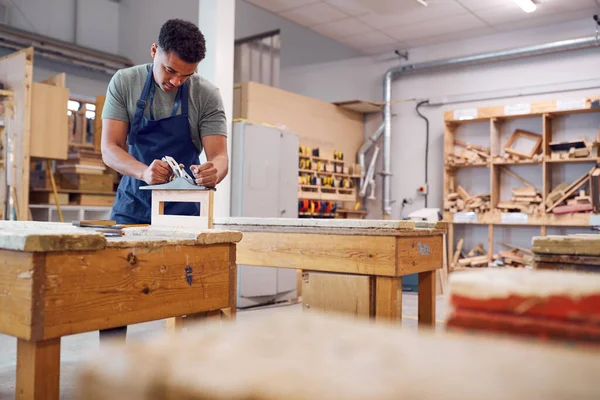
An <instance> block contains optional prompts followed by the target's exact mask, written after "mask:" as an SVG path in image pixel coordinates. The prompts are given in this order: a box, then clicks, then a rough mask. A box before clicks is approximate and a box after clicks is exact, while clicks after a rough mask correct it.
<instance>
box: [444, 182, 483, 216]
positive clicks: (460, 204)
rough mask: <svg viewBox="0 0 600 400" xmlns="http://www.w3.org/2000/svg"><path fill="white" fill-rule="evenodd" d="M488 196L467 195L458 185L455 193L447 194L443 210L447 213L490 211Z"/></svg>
mask: <svg viewBox="0 0 600 400" xmlns="http://www.w3.org/2000/svg"><path fill="white" fill-rule="evenodd" d="M490 208H491V207H490V195H489V193H488V194H479V195H473V196H471V195H469V193H467V191H466V190H465V189H464V188H463V187H462V186H460V185H458V186H457V187H456V192H453V193H449V194H448V196H446V201H445V202H444V210H445V211H449V212H463V211H464V212H478V213H483V212H486V211H489V210H490Z"/></svg>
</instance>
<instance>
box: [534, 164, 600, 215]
mask: <svg viewBox="0 0 600 400" xmlns="http://www.w3.org/2000/svg"><path fill="white" fill-rule="evenodd" d="M586 184H589V193H587V192H586V191H585V190H582V189H581V188H582V187H583V186H585V185H586ZM545 206H546V212H547V213H550V212H552V213H554V214H571V213H579V212H592V211H594V210H597V211H596V212H598V211H600V167H597V166H594V167H593V168H592V169H591V170H590V171H589V172H587V173H585V174H583V175H582V176H580V177H579V178H578V179H576V180H575V181H574V182H572V183H571V184H570V185H569V184H567V183H564V182H563V183H561V184H559V185H558V186H556V187H555V188H554V189H552V191H551V192H550V193H549V194H548V196H546V203H545Z"/></svg>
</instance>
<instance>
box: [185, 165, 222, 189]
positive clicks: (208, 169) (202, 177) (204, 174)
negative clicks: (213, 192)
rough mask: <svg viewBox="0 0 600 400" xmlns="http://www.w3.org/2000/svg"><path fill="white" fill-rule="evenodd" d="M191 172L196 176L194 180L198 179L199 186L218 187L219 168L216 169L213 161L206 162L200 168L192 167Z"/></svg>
mask: <svg viewBox="0 0 600 400" xmlns="http://www.w3.org/2000/svg"><path fill="white" fill-rule="evenodd" d="M190 170H191V171H192V173H193V174H194V178H195V179H196V183H197V184H198V185H202V186H206V187H215V186H217V178H218V175H217V168H215V166H214V164H213V163H212V162H211V161H208V162H205V163H204V164H202V165H200V166H198V165H192V166H191V167H190Z"/></svg>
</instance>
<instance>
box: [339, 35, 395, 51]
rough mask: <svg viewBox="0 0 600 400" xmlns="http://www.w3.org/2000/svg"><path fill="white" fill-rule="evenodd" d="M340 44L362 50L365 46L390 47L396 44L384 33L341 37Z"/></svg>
mask: <svg viewBox="0 0 600 400" xmlns="http://www.w3.org/2000/svg"><path fill="white" fill-rule="evenodd" d="M341 42H342V43H345V44H347V45H349V46H352V47H355V48H363V47H366V46H379V45H391V44H394V43H396V42H397V40H396V39H394V38H392V37H390V36H387V35H386V34H384V33H381V32H376V31H373V32H369V33H365V34H360V35H353V36H346V37H343V38H341Z"/></svg>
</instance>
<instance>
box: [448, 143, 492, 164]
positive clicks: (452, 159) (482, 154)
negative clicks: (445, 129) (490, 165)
mask: <svg viewBox="0 0 600 400" xmlns="http://www.w3.org/2000/svg"><path fill="white" fill-rule="evenodd" d="M454 144H455V146H458V147H461V150H460V152H459V153H458V154H456V153H450V154H448V156H447V160H446V162H447V164H448V166H451V167H453V166H460V165H480V164H487V162H488V161H489V160H490V149H489V148H487V147H483V146H478V145H475V144H471V143H467V142H462V141H460V140H455V141H454Z"/></svg>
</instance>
